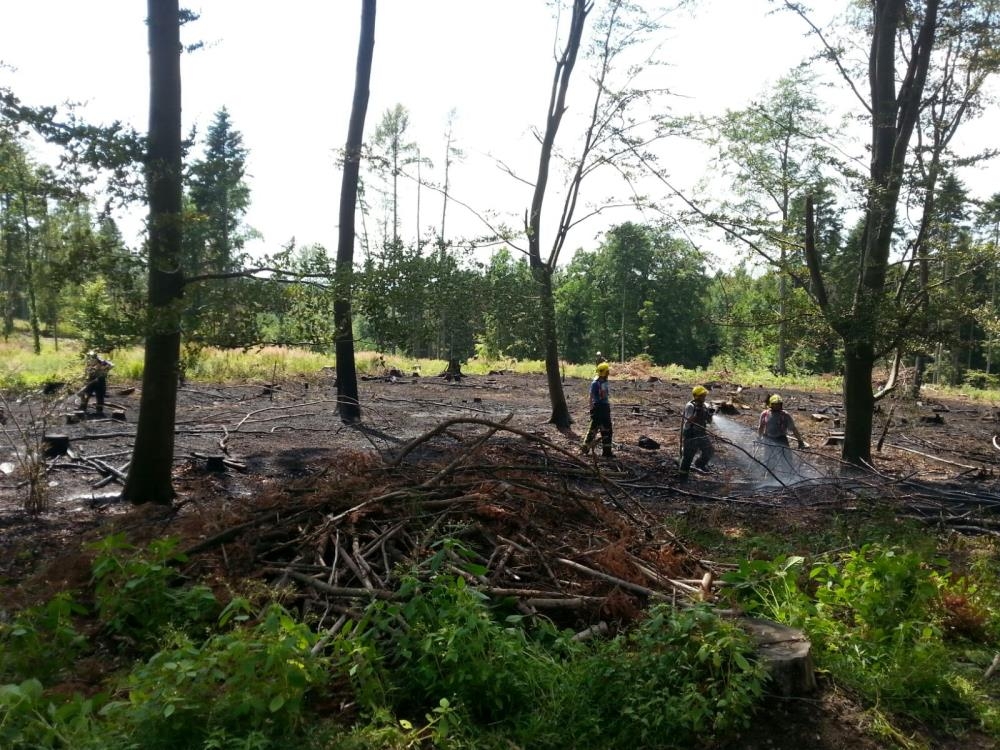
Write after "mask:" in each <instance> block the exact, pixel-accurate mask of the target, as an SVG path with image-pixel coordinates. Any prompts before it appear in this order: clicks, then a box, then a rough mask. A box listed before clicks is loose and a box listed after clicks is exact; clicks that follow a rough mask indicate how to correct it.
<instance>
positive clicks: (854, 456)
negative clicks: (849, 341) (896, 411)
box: [844, 343, 875, 464]
mask: <svg viewBox="0 0 1000 750" xmlns="http://www.w3.org/2000/svg"><path fill="white" fill-rule="evenodd" d="M874 369H875V352H874V349H873V348H872V347H871V346H870V345H869V344H867V343H858V344H855V345H848V346H845V348H844V411H845V412H846V413H847V414H849V415H851V418H850V419H847V420H846V421H845V423H844V445H845V446H846V445H847V444H848V443H850V444H851V446H852V451H851V463H854V464H861V463H864V464H870V463H871V460H872V455H871V442H872V441H871V435H872V421H873V413H874V409H875V398H874V394H873V392H872V371H873V370H874Z"/></svg>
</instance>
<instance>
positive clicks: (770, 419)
mask: <svg viewBox="0 0 1000 750" xmlns="http://www.w3.org/2000/svg"><path fill="white" fill-rule="evenodd" d="M789 431H791V433H792V434H793V435H795V439H796V440H798V441H799V448H805V447H806V443H805V441H804V440H803V439H802V435H800V434H799V428H798V427H796V426H795V420H794V419H792V415H791V414H789V413H788V412H787V411H785V408H784V402H783V400H782V398H781V396H780V395H778V394H777V393H775V394H774V395H772V396H771V397H770V398H769V399H768V400H767V408H766V409H764V411H763V412H761V415H760V421H759V422H758V423H757V436H758V437H762V438H764V439H765V440H766V441H769V442H771V443H778V444H779V445H785V446H787V445H788V432H789Z"/></svg>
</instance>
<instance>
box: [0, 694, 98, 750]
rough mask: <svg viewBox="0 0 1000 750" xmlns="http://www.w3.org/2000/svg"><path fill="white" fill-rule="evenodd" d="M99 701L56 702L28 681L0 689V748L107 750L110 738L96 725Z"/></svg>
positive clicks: (24, 749) (76, 697)
mask: <svg viewBox="0 0 1000 750" xmlns="http://www.w3.org/2000/svg"><path fill="white" fill-rule="evenodd" d="M100 700H101V698H100V697H98V698H96V699H95V698H83V697H81V696H74V697H72V698H70V699H68V700H66V701H63V702H56V701H53V700H51V699H49V698H48V697H47V696H45V694H44V690H43V687H42V683H41V682H39V681H38V680H37V679H34V678H32V679H28V680H25V681H23V682H21V683H19V684H8V685H0V747H3V748H5V750H47V749H48V748H53V750H54V749H55V748H73V750H89V749H92V750H108V748H110V747H111V745H110V744H109V740H110V738H109V737H104V736H102V733H101V732H100V731H99V729H98V728H97V725H96V722H95V710H96V708H97V706H98V704H99V701H100Z"/></svg>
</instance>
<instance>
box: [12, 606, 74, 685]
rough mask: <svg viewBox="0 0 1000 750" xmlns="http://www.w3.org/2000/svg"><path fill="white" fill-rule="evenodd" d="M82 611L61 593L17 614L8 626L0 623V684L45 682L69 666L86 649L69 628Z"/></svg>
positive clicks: (72, 627)
mask: <svg viewBox="0 0 1000 750" xmlns="http://www.w3.org/2000/svg"><path fill="white" fill-rule="evenodd" d="M85 612H86V608H84V607H83V606H81V605H80V604H78V603H76V602H75V601H74V600H73V598H72V596H71V595H70V594H69V593H68V592H62V593H59V594H56V595H55V596H54V597H52V599H51V600H50V601H48V602H47V603H46V604H43V605H41V606H39V607H32V608H30V609H26V610H24V611H22V612H19V613H18V614H17V615H16V616H15V617H14V619H13V620H12V621H11V622H9V623H0V681H18V682H20V681H22V680H24V679H27V678H37V679H39V680H41V681H43V682H48V681H49V680H50V679H52V678H53V677H54V676H55V675H57V674H58V673H60V672H61V671H62V670H64V669H66V668H67V667H69V666H70V665H71V664H72V663H73V660H74V659H75V658H76V656H77V655H78V654H79V653H80V652H81V651H83V650H84V649H85V648H86V647H87V639H86V638H85V637H84V636H83V635H81V634H80V633H79V632H78V631H77V630H76V628H75V627H74V626H73V617H74V616H75V615H80V614H84V613H85Z"/></svg>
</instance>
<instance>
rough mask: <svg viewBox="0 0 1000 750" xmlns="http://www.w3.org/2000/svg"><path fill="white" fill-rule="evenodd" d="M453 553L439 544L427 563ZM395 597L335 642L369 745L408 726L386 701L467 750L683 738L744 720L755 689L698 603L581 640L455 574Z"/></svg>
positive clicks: (733, 638) (389, 739)
mask: <svg viewBox="0 0 1000 750" xmlns="http://www.w3.org/2000/svg"><path fill="white" fill-rule="evenodd" d="M461 553H462V550H461V547H460V546H457V545H455V544H454V543H446V544H445V545H443V546H442V547H441V548H440V549H439V551H438V552H437V553H436V554H435V555H434V556H432V558H430V559H429V560H428V561H427V563H426V565H428V566H429V567H430V568H431V569H432V570H433V569H435V567H436V566H438V565H440V564H442V562H443V561H445V560H455V559H458V560H461V559H462V554H461ZM456 556H457V557H456ZM462 564H463V567H466V568H468V569H469V570H470V572H473V573H474V572H475V570H474V568H475V566H474V565H473V564H471V563H469V562H468V561H466V562H464V563H462ZM403 592H404V594H405V595H406V598H405V599H404V600H403V601H400V602H391V603H389V602H380V603H377V604H373V605H372V606H371V607H370V608H369V610H368V612H367V614H366V618H365V623H364V624H363V625H362V626H361V627H360V628H359V629H356V630H355V629H352V630H350V631H348V632H346V633H344V634H343V637H339V638H337V639H336V642H335V643H334V646H333V648H334V654H335V659H336V661H337V663H338V664H339V665H340V668H341V669H342V670H343V671H344V672H346V673H348V674H350V675H351V676H352V681H353V684H354V685H355V691H356V695H357V696H358V697H359V700H360V701H361V704H362V705H363V706H365V707H366V709H367V710H368V712H369V715H370V716H371V717H372V724H374V725H375V726H381V727H382V730H380V732H381V734H380V735H379V736H380V737H381V739H380V740H378V741H376V740H375V739H374V738H372V737H371V736H370V735H368V734H366V736H367V737H368V738H369V740H371V741H372V742H373V745H372V746H375V747H383V746H384V747H397V746H403V745H402V744H400V745H396V744H393V742H396V741H399V742H401V743H402V742H403V736H404V735H405V730H408V729H409V727H410V724H409V723H407V724H405V725H404V726H403V727H395V726H393V725H392V722H391V721H388V720H386V719H385V718H384V716H383V714H382V713H381V712H382V710H383V709H382V707H383V706H387V705H388V706H391V709H392V715H401V716H406V717H416V716H424V717H425V718H426V719H427V721H428V722H429V723H428V725H426V726H428V727H430V726H433V731H434V732H435V742H436V746H439V747H462V746H464V745H463V744H462V741H463V738H464V739H465V740H469V738H473V737H474V738H475V739H476V741H475V743H472V744H470V745H469V746H474V747H491V746H496V747H507V746H508V745H509V743H510V742H514V743H515V744H517V745H518V746H521V747H532V748H539V749H543V750H544V749H545V748H552V749H553V750H556V749H557V748H565V747H602V748H625V747H649V748H656V747H675V746H684V743H685V742H692V741H694V738H696V737H700V738H704V737H706V736H710V735H722V734H725V733H726V732H728V731H730V730H732V729H734V728H735V727H738V726H741V725H743V724H744V723H745V721H746V720H747V718H748V716H749V714H750V711H751V710H752V707H753V705H754V704H755V702H756V700H757V699H758V698H759V696H760V695H761V689H762V684H763V679H764V678H763V673H762V671H761V668H760V667H759V666H757V665H756V664H754V663H753V662H752V660H751V656H750V653H751V651H752V646H751V644H750V641H749V639H748V637H747V636H746V634H745V633H743V631H741V630H739V629H738V628H737V627H735V626H734V625H733V624H732V623H727V622H725V621H722V620H720V619H719V618H717V617H716V616H715V615H714V614H712V613H711V612H710V611H709V610H707V609H696V610H693V611H689V612H676V611H674V610H672V609H671V608H669V607H662V608H656V609H654V610H653V611H652V612H651V613H650V617H649V618H648V619H647V620H645V621H644V622H643V623H642V624H641V625H640V626H639V627H638V628H637V629H636V630H635V631H634V632H632V633H630V634H626V635H622V636H619V637H617V638H615V639H613V640H612V641H607V642H599V643H596V644H580V643H576V642H573V641H572V640H571V639H570V638H569V635H570V634H568V633H558V632H556V631H555V630H553V629H552V628H551V627H547V626H542V625H537V624H535V625H533V628H532V629H527V627H526V626H527V625H528V623H527V621H524V620H523V618H522V617H521V616H518V615H509V614H505V613H504V611H503V609H502V608H497V607H495V606H491V605H490V604H489V602H488V601H487V600H486V598H485V597H484V596H483V595H481V594H479V593H478V592H475V591H473V590H472V589H470V588H469V587H468V586H467V585H466V584H465V580H464V578H462V577H461V576H458V577H453V576H449V575H444V574H439V575H437V576H436V577H435V578H434V579H433V580H432V581H431V582H430V583H429V584H427V583H425V584H420V583H418V582H417V581H416V580H410V581H408V582H407V583H406V584H405V585H404V587H403ZM497 665H503V666H502V668H501V669H498V668H497ZM373 686H375V687H374V689H373ZM581 696H586V700H581V699H580V698H581ZM443 700H446V701H447V708H448V713H447V715H441V713H440V712H441V709H442V706H443V704H442V701H443ZM380 716H383V718H379V717H380ZM411 720H412V719H411ZM445 736H447V740H448V743H446V744H440V743H441V742H443V740H444V738H445ZM501 738H503V739H501ZM380 743H381V744H380ZM492 743H495V745H494V744H492ZM345 746H348V747H349V746H351V745H345Z"/></svg>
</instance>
